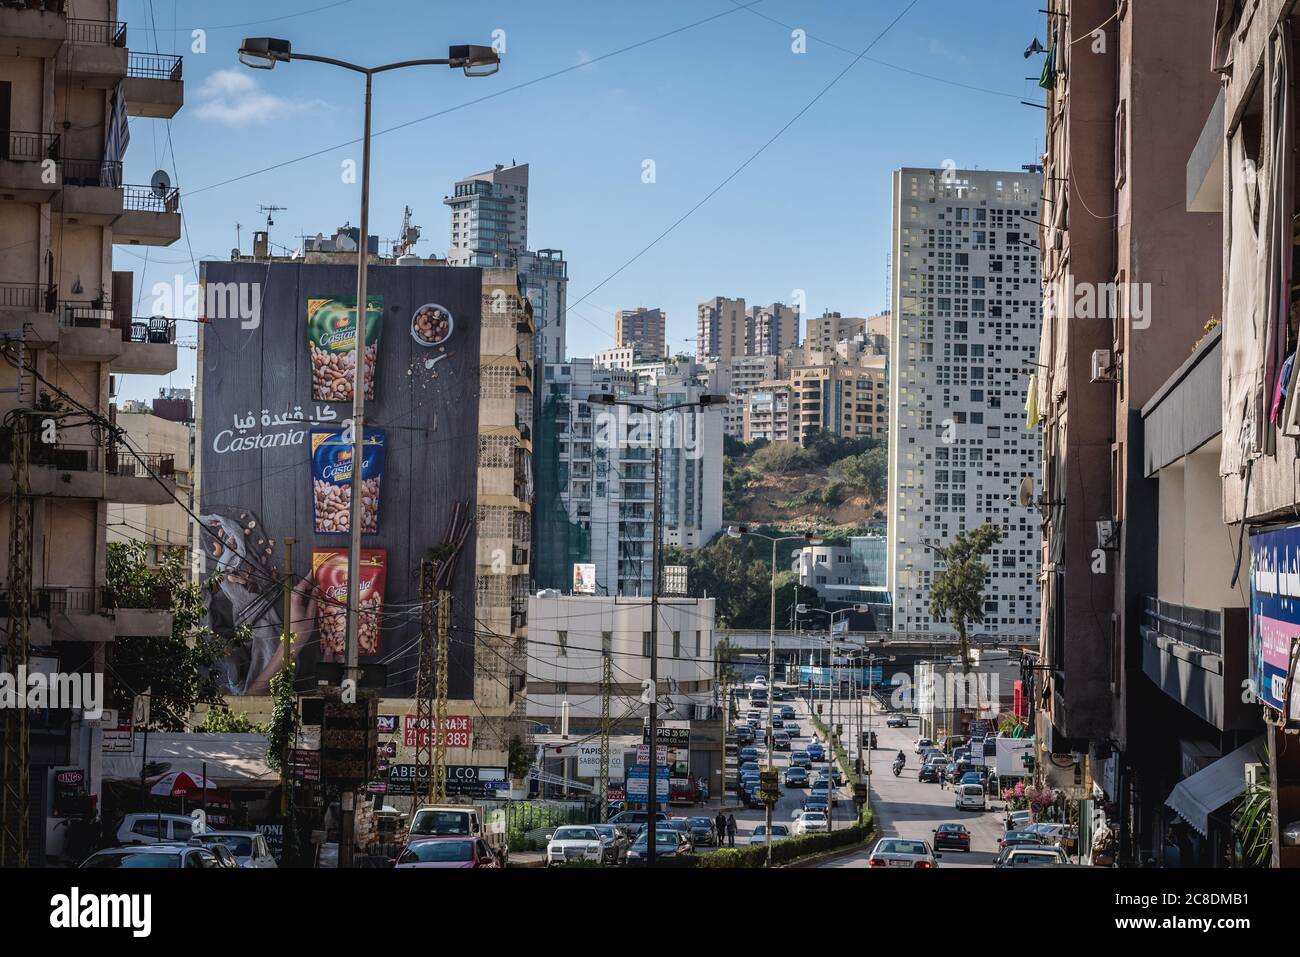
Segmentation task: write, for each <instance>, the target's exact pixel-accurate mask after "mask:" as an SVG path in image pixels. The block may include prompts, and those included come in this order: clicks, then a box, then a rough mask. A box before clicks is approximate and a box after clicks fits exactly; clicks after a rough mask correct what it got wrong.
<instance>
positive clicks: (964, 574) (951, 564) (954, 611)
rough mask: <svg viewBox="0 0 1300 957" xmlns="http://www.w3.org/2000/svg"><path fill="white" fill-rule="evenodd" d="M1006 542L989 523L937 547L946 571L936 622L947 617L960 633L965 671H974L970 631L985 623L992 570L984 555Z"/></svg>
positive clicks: (934, 603)
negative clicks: (972, 625) (985, 598)
mask: <svg viewBox="0 0 1300 957" xmlns="http://www.w3.org/2000/svg"><path fill="white" fill-rule="evenodd" d="M1000 541H1002V530H1001V529H1000V528H998V527H997V526H996V525H990V524H988V523H987V522H986V523H984V524H983V525H981V526H980V527H979V528H973V529H969V530H967V531H964V532H958V533H957V534H956V535H954V536H953V538H952V541H951V542H950V543H949V544H948V545H946V546H944V547H943V548H936V549H935V551H936V552H938V553H939V557H940V559H941V560H942V561H943V568H942V569H940V570H939V572H938V573H937V574H936V575H935V576H934V584H933V586H931V588H930V606H931V608H932V610H933V613H934V619H935V621H940V620H942V619H944V618H946V619H947V620H948V624H950V625H952V626H953V628H955V629H956V630H957V641H958V646H959V648H960V649H961V664H962V670H963V671H964V672H967V673H969V672H970V638H969V635H968V633H967V630H968V628H969V627H970V625H971V624H973V623H978V622H981V621H983V620H984V586H985V584H986V582H987V580H988V574H989V569H988V566H987V565H985V564H984V563H983V562H982V561H981V560H980V558H981V556H982V555H983V554H984V553H985V552H987V551H988V550H989V549H990V548H992V547H993V546H994V545H996V544H997V543H998V542H1000Z"/></svg>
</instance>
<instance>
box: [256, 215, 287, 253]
mask: <svg viewBox="0 0 1300 957" xmlns="http://www.w3.org/2000/svg"><path fill="white" fill-rule="evenodd" d="M288 208H289V207H288V206H262V205H259V206H258V207H257V211H258V212H259V213H266V243H267V248H270V245H271V227H272V226H274V225H275V220H274V219H273V218H272V217H273V216H274V215H275V214H276V213H279V212H283V211H285V210H287V209H288Z"/></svg>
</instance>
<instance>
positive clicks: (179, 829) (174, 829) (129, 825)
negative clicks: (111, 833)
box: [117, 812, 194, 845]
mask: <svg viewBox="0 0 1300 957" xmlns="http://www.w3.org/2000/svg"><path fill="white" fill-rule="evenodd" d="M193 836H194V818H192V817H189V816H187V815H184V814H147V813H143V812H132V813H130V814H127V815H126V816H125V817H123V818H122V823H121V824H119V825H118V827H117V843H118V844H120V845H131V844H158V843H161V842H164V841H179V842H180V843H182V844H184V843H186V842H187V841H188V840H189V839H190V838H191V837H193Z"/></svg>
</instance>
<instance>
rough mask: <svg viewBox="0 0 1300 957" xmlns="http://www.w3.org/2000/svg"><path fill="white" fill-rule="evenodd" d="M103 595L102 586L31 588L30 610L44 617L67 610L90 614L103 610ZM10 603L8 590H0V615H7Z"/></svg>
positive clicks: (60, 613) (64, 613)
mask: <svg viewBox="0 0 1300 957" xmlns="http://www.w3.org/2000/svg"><path fill="white" fill-rule="evenodd" d="M103 596H104V589H102V588H65V587H62V586H58V585H53V586H46V587H44V588H33V589H32V595H31V608H30V611H31V613H32V614H33V615H37V616H39V617H42V618H46V619H48V618H49V617H50V615H51V614H55V615H66V614H67V613H68V612H72V613H74V614H80V615H91V614H95V613H96V612H103V611H104V610H105V608H106V606H105V604H104V597H103ZM10 604H11V602H10V596H9V592H8V590H4V591H0V616H3V617H6V618H7V617H8V616H9V611H10Z"/></svg>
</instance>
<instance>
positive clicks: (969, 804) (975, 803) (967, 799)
mask: <svg viewBox="0 0 1300 957" xmlns="http://www.w3.org/2000/svg"><path fill="white" fill-rule="evenodd" d="M954 790H955V791H956V792H957V799H956V800H955V801H954V802H953V803H954V806H955V807H956V808H957V810H959V811H982V810H984V808H985V807H987V804H986V802H985V798H984V785H982V784H959V785H957V787H956V788H954Z"/></svg>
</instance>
